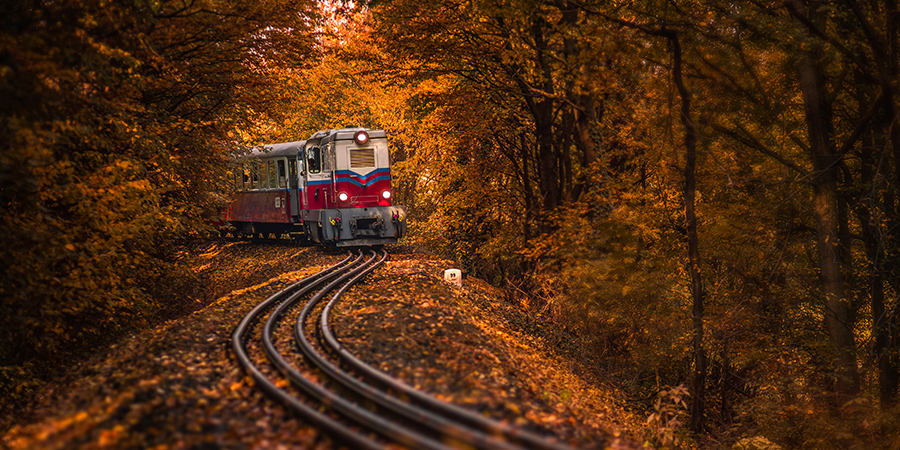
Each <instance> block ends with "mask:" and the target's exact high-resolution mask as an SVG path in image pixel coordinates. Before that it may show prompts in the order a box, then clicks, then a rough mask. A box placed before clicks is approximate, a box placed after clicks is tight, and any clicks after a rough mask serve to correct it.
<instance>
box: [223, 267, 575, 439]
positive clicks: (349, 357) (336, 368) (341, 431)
mask: <svg viewBox="0 0 900 450" xmlns="http://www.w3.org/2000/svg"><path fill="white" fill-rule="evenodd" d="M387 256H388V255H387V252H385V251H382V254H381V258H380V259H378V255H377V254H376V253H375V252H374V251H373V252H371V256H370V257H369V259H368V260H366V261H365V262H362V263H360V261H361V260H362V259H363V254H362V252H361V251H360V253H359V254H358V256H357V257H356V259H355V260H353V261H350V260H351V259H352V258H353V255H352V254H351V255H349V256H347V258H345V259H344V260H343V261H341V262H340V263H338V264H335V265H334V266H331V267H329V268H328V269H325V270H323V271H321V272H319V273H317V274H314V275H311V276H309V277H306V278H304V279H302V280H300V281H298V282H296V283H294V284H292V285H290V286H288V287H287V288H285V289H284V290H282V291H281V292H279V293H277V294H274V295H272V296H270V297H269V298H267V299H266V300H265V301H263V302H262V303H260V304H259V305H257V306H256V307H255V308H254V309H253V310H252V311H251V312H250V313H249V314H247V316H246V317H244V319H243V320H242V321H241V323H240V324H239V325H238V327H236V328H235V331H234V333H233V334H232V341H233V346H234V348H235V353H236V354H237V355H238V360H239V362H240V363H241V365H242V366H244V367H245V370H246V371H247V372H248V373H249V374H250V375H251V376H252V377H253V379H254V380H256V381H257V382H258V384H259V385H260V387H261V388H262V389H263V390H264V391H265V392H266V393H267V394H269V395H270V396H271V397H274V398H275V399H277V400H279V401H282V402H283V403H285V404H286V405H288V406H289V407H290V408H291V409H293V410H294V411H296V412H297V413H298V414H299V415H300V416H301V417H303V418H304V419H307V420H308V421H309V422H310V423H312V424H314V425H318V426H320V427H321V428H322V429H323V430H324V431H326V432H327V433H329V434H331V435H332V436H333V437H334V438H335V439H336V440H338V441H342V442H344V443H347V444H348V445H350V446H352V447H353V448H362V449H373V448H383V444H380V443H378V442H375V441H374V440H372V438H370V437H368V436H365V435H363V434H361V433H360V431H357V430H354V429H351V428H350V427H348V426H347V425H344V424H342V423H340V422H338V421H336V420H335V419H333V418H332V417H330V416H328V415H325V414H324V413H322V412H319V411H317V410H315V409H314V408H312V407H310V406H308V405H306V404H304V403H302V402H301V401H300V400H299V399H298V398H297V397H293V396H291V395H290V394H289V393H287V392H286V391H284V390H283V389H281V388H278V387H277V386H276V385H275V384H274V383H273V382H272V381H271V380H270V379H268V378H267V377H266V375H265V374H263V373H262V371H261V370H259V368H258V367H256V366H254V365H253V363H251V362H250V360H249V356H248V355H247V352H246V349H245V348H244V344H243V342H244V338H245V336H246V334H247V333H248V329H249V327H250V325H251V324H252V323H255V322H257V321H259V319H260V317H261V315H262V314H263V313H264V312H265V311H267V310H271V312H270V313H269V315H268V318H267V319H266V321H265V324H264V325H263V327H262V332H261V335H262V349H263V351H264V352H265V354H266V357H267V358H268V360H269V362H270V363H271V364H272V366H273V367H274V368H275V369H277V370H278V371H280V372H281V373H282V374H283V375H284V376H285V377H286V378H287V379H289V380H290V382H291V383H292V384H293V385H294V386H296V387H297V388H299V389H300V390H301V391H302V392H304V393H305V394H306V395H307V396H309V397H311V398H313V399H315V400H317V401H318V402H319V403H321V404H322V405H323V406H325V407H327V408H330V409H332V410H333V411H334V412H336V413H338V414H340V415H343V416H344V417H346V418H347V419H350V420H351V421H353V422H355V423H356V424H358V425H360V426H362V427H364V428H367V429H369V430H371V431H373V432H375V433H377V434H380V435H381V436H383V437H385V438H387V439H390V440H392V441H394V442H396V443H398V444H401V445H404V446H406V447H409V448H413V449H419V450H447V449H449V448H450V447H448V445H447V443H454V442H455V443H457V444H462V445H464V446H466V448H478V449H484V450H517V449H522V448H536V449H541V450H564V449H568V448H569V447H566V446H563V445H560V444H557V443H556V442H554V441H551V440H548V439H545V438H543V437H541V436H539V435H537V434H533V433H530V432H527V431H524V430H520V429H517V428H513V427H511V426H508V425H505V424H502V423H499V422H496V421H494V420H491V419H488V418H485V417H482V416H480V415H478V414H477V413H475V412H472V411H469V410H466V409H463V408H461V407H459V406H456V405H452V404H449V403H445V402H442V401H440V400H437V399H436V398H434V397H432V396H430V395H428V394H426V393H424V392H422V391H419V390H417V389H415V388H413V387H411V386H409V385H408V384H406V383H403V382H402V381H399V380H397V379H394V378H392V377H391V376H389V375H387V374H386V373H384V372H381V371H379V370H378V369H375V368H374V367H372V366H369V365H368V364H366V363H364V362H362V361H361V360H360V359H359V358H357V357H356V356H355V355H353V354H352V353H350V352H349V351H348V350H347V349H346V348H344V347H343V346H342V345H341V344H340V342H339V341H338V340H337V338H336V337H335V335H334V333H333V331H332V329H331V327H330V326H329V316H330V312H331V311H332V309H333V307H334V306H335V305H336V304H337V302H338V301H339V299H340V298H341V296H342V295H343V294H344V293H345V292H346V291H347V290H348V289H349V288H350V287H351V286H353V285H355V284H356V283H357V282H359V281H360V280H361V279H362V278H363V277H365V276H366V275H367V274H369V273H371V272H372V271H373V270H375V269H376V268H377V267H379V266H380V265H382V264H383V263H384V261H385V260H386V259H387ZM329 280H331V281H329ZM323 286H324V287H323ZM314 289H318V291H317V292H316V293H315V294H314V295H312V297H310V298H309V299H308V300H307V302H306V304H305V305H304V306H303V308H302V310H301V312H300V314H299V316H298V317H297V321H296V323H295V325H294V337H295V339H296V343H297V345H298V347H299V349H300V350H301V352H302V353H303V355H304V356H305V357H306V359H307V361H308V362H309V363H312V365H314V366H315V367H317V368H318V370H320V371H321V373H322V374H323V375H325V377H326V378H327V379H328V380H330V381H334V382H336V383H337V384H338V385H339V386H341V387H342V388H343V389H345V390H349V391H351V392H353V393H355V394H356V396H357V397H358V398H359V399H361V400H367V401H368V402H370V403H371V404H374V405H377V408H378V410H379V411H381V412H388V413H390V414H391V415H392V416H393V417H394V419H393V420H388V419H387V418H385V417H383V416H381V415H379V414H378V413H376V412H374V411H372V410H370V409H367V408H365V407H363V406H361V405H359V404H358V403H355V402H354V401H352V400H350V399H348V398H344V397H342V396H341V395H340V394H338V393H337V392H335V391H334V389H333V388H331V387H329V388H326V387H325V386H324V385H323V384H320V383H321V382H315V381H312V379H310V378H308V377H306V376H304V375H303V374H302V373H301V372H300V371H299V370H298V369H297V368H295V367H294V366H293V365H292V364H291V363H290V362H288V361H287V359H286V358H285V357H284V356H283V355H282V354H281V353H280V352H279V351H278V350H277V349H276V347H275V344H274V342H273V337H274V333H275V328H276V327H277V326H278V324H279V321H280V320H281V318H282V317H283V316H284V315H285V314H287V312H288V311H289V310H290V309H291V308H293V307H295V304H296V303H297V302H298V301H299V300H300V298H302V297H309V294H310V293H311V292H312V291H313V290H314ZM330 292H334V294H333V295H332V296H331V298H330V299H329V301H328V302H327V303H326V304H325V306H324V308H322V311H321V318H320V320H319V328H318V329H317V330H316V332H317V333H318V334H319V335H320V336H319V341H320V342H319V345H320V346H321V348H322V350H321V351H320V350H318V349H316V347H315V346H313V345H312V341H311V339H310V337H309V336H308V335H307V332H306V330H305V324H306V323H307V318H308V317H309V316H310V314H311V313H312V312H313V311H314V310H315V309H316V308H317V306H318V305H319V304H320V303H321V302H322V300H324V299H325V297H326V296H327V295H328V294H329V293H330ZM323 351H325V352H327V353H329V357H326V356H325V355H324V354H323ZM335 355H336V356H335ZM329 359H332V360H334V361H332V360H329ZM342 364H343V365H345V367H350V368H352V369H353V370H355V371H356V373H357V375H358V376H360V377H362V378H366V379H369V380H372V381H374V382H375V384H376V385H378V387H375V386H373V385H372V384H369V383H367V382H366V381H363V380H361V379H359V378H357V377H355V376H352V375H350V374H349V373H348V372H347V371H346V370H345V369H342V368H341V365H342ZM338 389H340V388H338ZM389 392H391V393H389ZM397 394H401V395H406V396H407V400H401V399H400V398H398V396H397ZM397 419H401V420H400V421H397ZM413 426H416V427H418V428H421V429H423V430H427V431H419V430H415V429H413Z"/></svg>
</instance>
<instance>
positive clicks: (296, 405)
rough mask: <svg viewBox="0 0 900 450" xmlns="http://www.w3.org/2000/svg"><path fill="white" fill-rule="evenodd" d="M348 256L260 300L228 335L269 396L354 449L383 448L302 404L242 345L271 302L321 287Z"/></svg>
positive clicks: (345, 265) (343, 267) (346, 264)
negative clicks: (252, 360) (271, 377)
mask: <svg viewBox="0 0 900 450" xmlns="http://www.w3.org/2000/svg"><path fill="white" fill-rule="evenodd" d="M351 257H352V256H348V257H347V258H345V259H344V260H343V261H341V262H339V263H337V264H335V265H333V266H331V267H329V268H327V269H325V270H323V271H320V272H318V273H316V274H313V275H310V276H308V277H306V278H303V279H302V280H300V281H297V282H296V283H294V284H292V285H290V286H288V287H287V288H285V289H283V290H282V291H279V292H278V293H276V294H273V295H272V296H270V297H269V298H267V299H265V300H264V301H263V302H262V303H260V304H258V305H256V307H254V308H253V309H252V310H251V311H250V312H249V313H248V314H247V315H246V316H244V318H243V319H242V320H241V322H240V323H239V324H238V325H237V327H235V329H234V331H233V332H232V334H231V343H232V347H233V349H234V353H235V355H236V356H237V359H238V362H239V363H240V365H241V366H242V367H243V368H244V370H245V371H246V372H247V373H248V374H249V375H250V376H251V377H252V378H253V380H254V381H256V383H257V384H258V385H259V387H260V388H261V389H262V390H263V391H264V392H265V393H266V394H267V395H269V396H270V397H272V398H274V399H276V400H277V401H280V402H282V403H284V404H285V405H287V406H288V407H289V408H290V409H291V410H293V411H294V412H295V413H297V414H298V415H299V416H300V417H302V418H303V419H304V420H306V421H307V422H309V423H311V424H314V425H316V426H318V427H320V428H321V429H323V430H324V431H325V432H327V433H328V434H330V435H331V436H332V437H334V438H335V439H337V440H339V441H341V442H344V443H346V444H348V445H351V446H352V447H353V448H360V449H366V450H377V449H382V448H383V445H381V444H379V443H377V442H375V441H374V440H372V439H371V438H369V437H368V436H365V435H362V434H360V433H358V432H356V431H354V430H352V429H350V428H349V427H347V426H346V425H344V424H342V423H340V422H338V421H336V420H334V419H332V418H331V417H329V416H327V415H325V414H323V413H321V412H319V411H317V410H316V409H314V408H312V407H310V406H309V405H307V404H305V403H302V402H301V401H299V400H298V399H297V398H296V397H294V396H292V395H290V394H289V393H287V392H286V391H284V390H283V389H281V388H279V387H278V386H276V385H275V383H273V382H272V381H271V380H269V378H268V377H266V375H265V374H263V372H262V371H261V370H260V369H259V368H258V367H256V365H254V364H253V362H251V361H250V356H249V355H248V353H247V350H246V348H245V346H244V338H245V336H246V335H247V333H248V331H249V329H250V325H251V324H253V323H254V322H256V321H257V319H258V317H259V316H260V315H261V314H263V313H264V312H265V311H266V310H267V309H269V308H270V307H271V306H272V305H273V304H275V303H276V302H278V301H280V300H281V299H282V298H284V297H286V296H287V297H292V296H293V297H299V296H300V295H304V294H305V293H307V292H309V291H311V290H312V289H314V288H316V287H317V286H320V285H321V284H322V283H324V282H325V281H327V280H328V279H330V278H331V277H333V276H334V275H335V274H337V273H339V271H341V270H346V268H348V267H350V266H352V265H353V263H350V262H349V261H350V258H351Z"/></svg>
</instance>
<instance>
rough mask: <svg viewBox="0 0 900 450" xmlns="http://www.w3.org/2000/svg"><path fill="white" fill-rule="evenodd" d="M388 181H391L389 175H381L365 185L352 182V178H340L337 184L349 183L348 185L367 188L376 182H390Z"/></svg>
mask: <svg viewBox="0 0 900 450" xmlns="http://www.w3.org/2000/svg"><path fill="white" fill-rule="evenodd" d="M390 179H391V176H390V175H382V176H380V177H375V178H372V179H371V180H369V181H367V182H365V183H360V182H359V181H357V180H354V179H353V178H341V179H338V180H337V182H338V183H349V184H352V185H355V186H359V187H367V186H369V185H371V184H373V183H375V182H376V181H384V180H388V181H390Z"/></svg>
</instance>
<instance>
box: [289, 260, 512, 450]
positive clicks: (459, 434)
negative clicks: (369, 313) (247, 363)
mask: <svg viewBox="0 0 900 450" xmlns="http://www.w3.org/2000/svg"><path fill="white" fill-rule="evenodd" d="M386 257H387V254H384V255H383V257H382V259H381V261H379V262H378V264H377V265H381V264H382V263H383V262H384V260H385V259H386ZM363 276H365V273H361V274H359V275H357V276H356V278H354V279H353V280H351V281H350V282H349V283H347V284H345V285H344V286H343V287H342V288H341V289H340V290H338V291H337V292H336V293H335V294H334V295H333V296H332V297H331V299H330V300H329V302H328V303H327V304H326V305H325V308H324V310H323V311H322V316H321V319H320V323H319V326H320V329H321V330H322V332H323V337H324V339H325V341H326V342H325V343H326V345H327V346H328V347H329V348H331V349H332V350H334V351H336V352H341V351H344V352H346V350H345V349H343V347H342V346H341V345H340V344H339V343H338V342H337V340H336V339H335V337H334V335H333V333H331V329H330V327H329V325H328V315H329V312H330V310H331V309H332V308H333V307H334V305H335V304H336V303H337V301H338V299H339V298H340V297H341V296H342V295H343V294H344V293H345V292H346V291H347V289H348V288H349V287H350V286H352V285H353V284H355V283H356V281H357V279H358V278H361V277H363ZM301 324H302V322H301V321H300V320H298V321H297V324H296V325H295V327H294V333H295V337H297V338H298V339H300V337H299V336H298V333H299V330H300V328H301ZM315 363H316V364H317V365H318V366H319V368H320V369H322V370H323V371H325V372H327V373H328V374H329V375H330V376H331V377H333V378H335V379H336V380H338V381H339V382H340V383H341V384H342V385H343V386H344V387H346V388H348V389H350V390H352V391H353V392H355V393H356V394H357V395H360V396H362V397H364V398H366V399H367V400H369V401H372V402H374V403H376V404H378V405H380V406H381V407H383V408H386V409H388V410H389V411H392V412H394V413H395V414H397V415H399V416H401V417H403V418H405V419H407V420H409V421H411V422H415V423H418V424H420V425H422V426H425V427H427V428H429V429H430V430H432V431H433V432H436V433H439V434H440V435H442V436H445V437H448V438H451V439H454V440H456V441H459V442H462V443H465V444H467V445H469V446H470V447H473V448H480V449H488V450H515V449H520V448H521V447H519V446H518V445H515V444H513V443H510V442H507V440H505V439H503V438H502V435H501V434H499V433H497V434H495V435H490V434H487V433H484V432H483V430H478V429H473V428H471V427H466V426H465V425H463V424H461V423H459V422H458V421H454V420H452V419H451V418H448V417H445V416H442V415H439V414H436V413H435V412H433V411H430V410H427V409H423V408H421V407H418V406H416V405H413V404H411V403H408V402H405V401H402V400H400V399H399V398H397V397H395V396H392V395H390V394H388V393H387V392H385V391H383V390H380V389H378V388H376V387H374V386H372V385H370V384H368V383H366V382H364V381H361V380H359V379H358V378H355V377H352V376H350V375H349V374H348V373H347V372H346V371H344V370H342V369H341V368H340V367H339V366H338V365H336V364H334V363H332V362H331V361H328V360H327V359H324V358H318V357H317V358H315Z"/></svg>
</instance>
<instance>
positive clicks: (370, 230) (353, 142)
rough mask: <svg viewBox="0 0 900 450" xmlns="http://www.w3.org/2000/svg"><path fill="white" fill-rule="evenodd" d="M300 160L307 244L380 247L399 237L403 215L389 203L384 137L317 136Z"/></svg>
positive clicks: (351, 131) (353, 131) (349, 131)
mask: <svg viewBox="0 0 900 450" xmlns="http://www.w3.org/2000/svg"><path fill="white" fill-rule="evenodd" d="M301 154H302V156H301V158H300V159H301V161H303V165H304V166H305V167H303V168H302V170H301V173H302V180H301V183H302V184H303V185H304V187H305V188H304V189H303V200H302V202H303V204H304V205H305V206H306V209H304V210H303V211H302V219H303V223H304V226H305V229H306V232H307V234H308V235H309V237H310V239H312V240H313V241H316V242H320V243H325V244H334V245H337V246H341V247H344V246H363V245H383V244H389V243H395V242H396V241H397V239H398V238H399V237H401V236H402V235H403V234H405V232H406V222H405V218H406V209H405V208H404V207H402V206H395V205H393V203H392V201H391V197H392V192H391V172H390V153H389V150H388V144H387V136H386V135H385V132H384V131H382V130H374V131H372V130H367V129H364V128H346V129H339V130H327V131H320V132H318V133H316V134H314V135H313V136H312V137H311V138H309V139H308V140H307V141H306V145H305V146H304V148H303V150H302V151H301Z"/></svg>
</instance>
